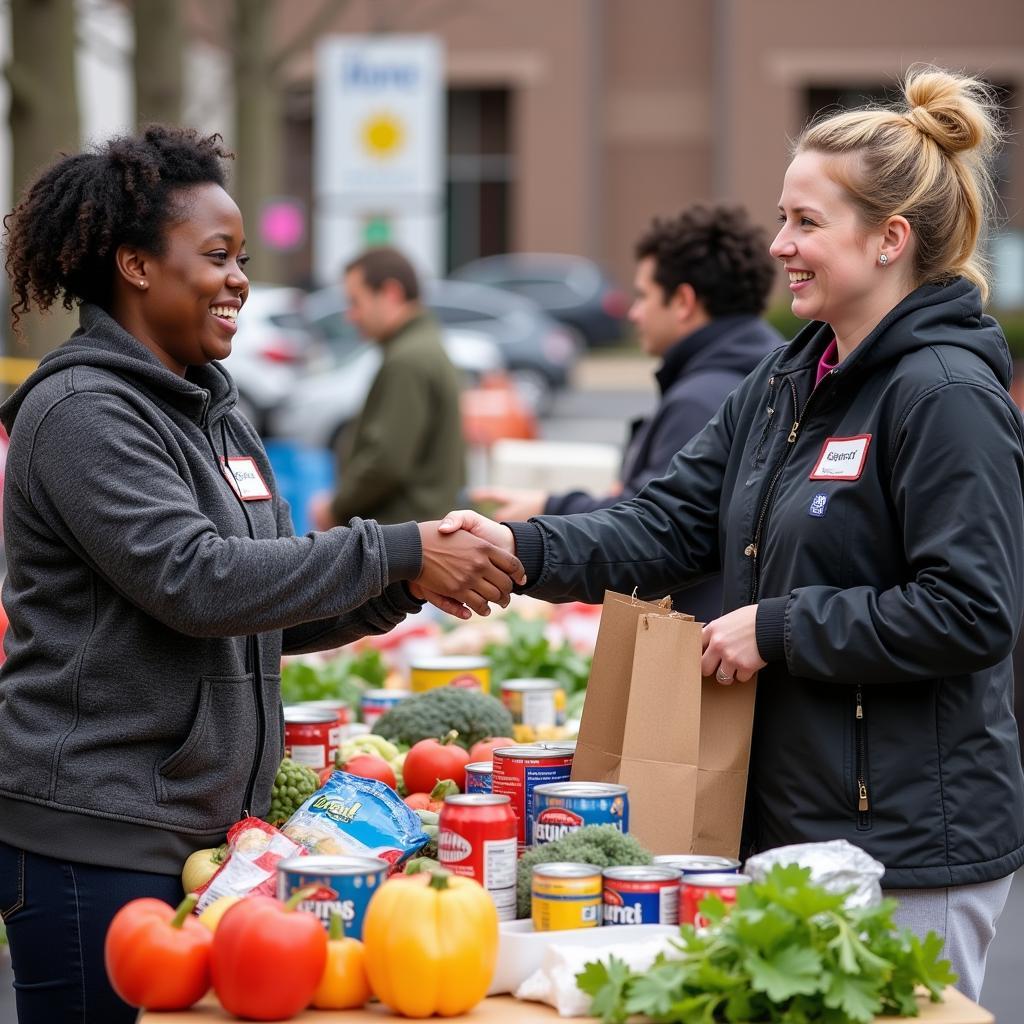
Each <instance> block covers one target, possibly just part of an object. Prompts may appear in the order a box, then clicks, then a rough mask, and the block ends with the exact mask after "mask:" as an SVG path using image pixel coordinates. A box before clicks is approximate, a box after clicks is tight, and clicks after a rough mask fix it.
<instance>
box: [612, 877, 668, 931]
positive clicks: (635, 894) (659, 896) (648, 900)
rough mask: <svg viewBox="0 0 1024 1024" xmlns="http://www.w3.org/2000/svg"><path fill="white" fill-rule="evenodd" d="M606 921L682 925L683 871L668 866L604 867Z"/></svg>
mask: <svg viewBox="0 0 1024 1024" xmlns="http://www.w3.org/2000/svg"><path fill="white" fill-rule="evenodd" d="M602 875H603V878H604V923H605V924H606V925H612V924H679V884H680V874H679V872H678V871H677V870H676V869H675V868H669V867H658V866H653V867H630V868H605V869H604V871H603V872H602Z"/></svg>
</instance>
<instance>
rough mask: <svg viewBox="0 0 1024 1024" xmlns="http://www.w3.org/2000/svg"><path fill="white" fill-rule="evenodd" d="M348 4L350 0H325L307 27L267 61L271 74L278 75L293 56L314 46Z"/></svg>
mask: <svg viewBox="0 0 1024 1024" xmlns="http://www.w3.org/2000/svg"><path fill="white" fill-rule="evenodd" d="M348 4H349V0H323V3H322V4H321V6H320V10H319V11H317V13H316V14H314V15H313V17H312V18H310V19H309V21H308V22H306V26H305V28H303V29H302V31H300V32H299V33H298V35H296V36H294V37H293V38H292V39H291V40H290V41H289V42H288V43H286V44H285V45H284V46H282V47H281V49H280V50H278V52H277V53H275V54H274V55H273V56H272V57H271V58H270V60H269V61H268V63H267V67H268V70H269V72H270V74H272V75H278V74H279V73H280V72H281V69H282V68H283V67H284V66H285V64H287V63H288V61H290V60H291V59H292V57H294V56H295V55H296V54H297V53H300V52H301V51H303V50H305V49H306V48H307V47H309V46H312V44H313V42H314V41H315V40H316V38H317V36H319V35H320V34H321V33H322V32H323V31H324V29H326V28H327V27H328V26H329V25H330V24H331V22H333V21H334V20H335V18H337V16H338V15H339V14H340V13H341V12H342V11H343V10H344V9H345V8H346V7H347V6H348Z"/></svg>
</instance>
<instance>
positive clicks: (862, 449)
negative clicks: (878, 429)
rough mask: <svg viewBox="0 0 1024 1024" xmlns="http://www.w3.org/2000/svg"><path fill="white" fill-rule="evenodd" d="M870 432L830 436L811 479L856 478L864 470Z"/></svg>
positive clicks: (869, 442)
mask: <svg viewBox="0 0 1024 1024" xmlns="http://www.w3.org/2000/svg"><path fill="white" fill-rule="evenodd" d="M870 444H871V435H870V434H858V435H857V436H856V437H830V438H828V440H826V441H825V444H824V446H823V447H822V449H821V455H819V456H818V461H817V463H816V465H815V467H814V471H813V472H812V473H811V476H810V479H811V480H856V479H858V477H860V475H861V473H863V472H864V463H865V462H867V457H868V446H869V445H870Z"/></svg>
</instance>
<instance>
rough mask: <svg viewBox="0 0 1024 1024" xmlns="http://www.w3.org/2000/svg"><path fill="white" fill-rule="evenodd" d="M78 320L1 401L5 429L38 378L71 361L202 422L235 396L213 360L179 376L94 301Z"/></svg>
mask: <svg viewBox="0 0 1024 1024" xmlns="http://www.w3.org/2000/svg"><path fill="white" fill-rule="evenodd" d="M78 322H79V327H78V330H76V331H75V333H74V334H72V335H71V337H70V338H68V340H67V341H66V342H64V344H63V345H61V346H60V347H59V348H56V349H54V350H53V351H52V352H49V353H47V354H46V355H45V356H44V357H43V358H42V360H41V361H40V363H39V365H38V366H37V367H36V369H35V370H34V371H33V372H32V374H31V375H30V376H29V377H28V378H27V379H26V380H25V381H24V382H23V383H22V384H21V385H20V386H19V387H18V389H17V390H16V391H15V392H14V394H13V395H11V397H10V398H8V399H7V401H6V402H4V403H3V405H2V406H0V422H2V423H3V425H4V427H6V429H7V432H8V433H10V432H11V430H12V429H13V427H14V421H15V419H16V418H17V415H18V411H19V410H20V409H21V406H22V404H23V403H24V401H25V399H26V398H27V397H28V394H29V392H30V391H31V390H32V389H33V388H34V387H35V386H36V385H37V384H38V383H39V382H40V381H42V380H45V379H46V378H47V377H51V376H53V375H54V374H57V373H60V372H62V371H63V370H67V369H69V368H71V367H74V366H87V367H89V368H92V369H103V370H110V371H112V372H113V373H116V374H117V375H118V376H119V377H122V378H124V379H125V380H128V381H131V383H133V384H134V385H136V386H137V387H139V388H141V389H143V390H145V391H147V392H149V393H150V394H152V395H153V396H155V397H157V398H159V399H161V400H162V401H163V402H165V403H167V404H168V405H171V406H173V407H174V408H176V409H178V410H179V411H180V412H182V413H183V414H184V415H185V416H187V417H189V419H192V420H195V422H196V423H199V424H200V425H201V426H205V425H206V424H207V423H209V422H212V421H213V420H215V419H216V418H218V417H219V416H222V415H224V413H226V412H227V411H228V410H229V409H230V408H232V407H233V406H234V405H235V403H236V402H237V401H238V389H237V388H236V387H235V383H234V381H233V380H232V379H231V377H230V376H229V375H228V373H227V371H226V370H225V369H224V367H223V366H221V365H220V363H218V362H216V361H215V362H211V363H209V364H207V365H206V366H190V367H189V368H188V370H187V372H186V374H185V376H184V377H179V376H178V375H177V374H176V373H174V372H172V371H171V370H168V369H167V367H166V366H164V365H163V363H161V362H160V360H159V359H157V357H156V356H155V355H153V353H152V352H150V351H149V349H147V348H146V347H145V345H143V344H142V343H141V342H140V341H138V339H136V338H135V337H133V336H132V335H131V334H129V333H128V332H127V331H126V330H125V329H124V328H123V327H122V326H121V325H120V324H119V323H117V321H116V320H114V319H113V317H111V316H110V314H109V313H107V312H106V311H105V310H103V309H101V308H100V307H99V306H94V305H91V304H89V303H84V304H83V305H82V307H81V309H80V311H79V317H78Z"/></svg>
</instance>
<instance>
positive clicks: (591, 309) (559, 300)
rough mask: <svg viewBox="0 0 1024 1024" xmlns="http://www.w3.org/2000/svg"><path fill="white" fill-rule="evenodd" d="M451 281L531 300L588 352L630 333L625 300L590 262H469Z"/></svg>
mask: <svg viewBox="0 0 1024 1024" xmlns="http://www.w3.org/2000/svg"><path fill="white" fill-rule="evenodd" d="M451 276H452V278H454V279H456V280H459V281H472V282H475V283H476V284H486V285H490V286H491V287H493V288H502V289H504V290H505V291H509V292H514V293H515V294H516V295H521V296H523V298H527V299H530V300H531V301H532V302H535V303H536V304H537V305H538V306H540V308H541V309H543V310H544V311H545V312H546V313H547V314H548V315H549V316H553V317H554V318H555V319H556V320H558V321H560V322H561V323H563V324H565V325H566V326H567V327H569V328H570V329H571V330H572V331H573V332H574V333H576V334H577V335H578V336H579V338H580V340H581V341H582V342H583V343H584V344H586V345H589V346H595V345H614V344H617V343H618V342H620V341H621V340H622V339H623V337H624V336H625V335H626V334H627V332H628V330H629V323H628V321H627V319H626V317H627V314H628V313H629V296H628V295H627V294H626V293H625V292H624V291H623V290H622V289H621V288H619V287H618V286H617V285H616V284H615V283H614V282H613V281H612V280H611V279H610V278H609V277H608V275H607V274H605V273H604V271H603V270H602V269H601V268H600V267H599V266H598V265H597V264H596V263H594V262H593V261H592V260H588V259H584V258H583V257H582V256H570V255H567V254H562V253H527V252H517V253H508V254H506V255H503V256H487V257H485V258H484V259H479V260H473V261H472V262H471V263H466V264H464V265H463V266H461V267H460V268H459V269H458V270H456V271H455V272H454V273H453V274H452V275H451Z"/></svg>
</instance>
